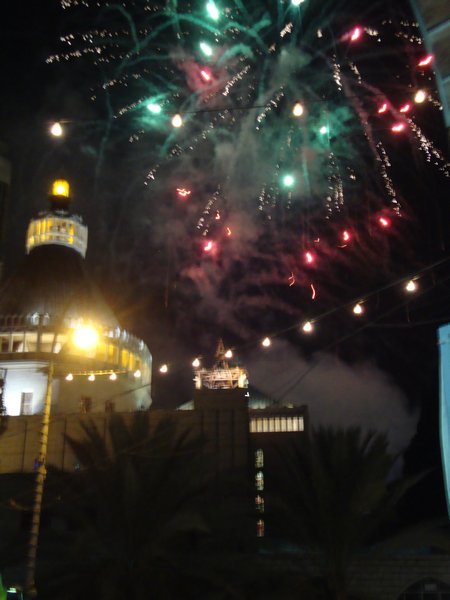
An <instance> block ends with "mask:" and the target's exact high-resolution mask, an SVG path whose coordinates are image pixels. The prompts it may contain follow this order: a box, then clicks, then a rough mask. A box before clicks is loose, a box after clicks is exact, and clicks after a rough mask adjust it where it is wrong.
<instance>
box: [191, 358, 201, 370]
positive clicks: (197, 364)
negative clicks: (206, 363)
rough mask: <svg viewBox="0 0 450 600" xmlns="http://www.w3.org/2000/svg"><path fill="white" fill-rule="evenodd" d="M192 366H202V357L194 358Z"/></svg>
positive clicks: (195, 367)
mask: <svg viewBox="0 0 450 600" xmlns="http://www.w3.org/2000/svg"><path fill="white" fill-rule="evenodd" d="M192 366H193V367H194V369H198V367H199V366H200V359H198V358H194V360H193V361H192Z"/></svg>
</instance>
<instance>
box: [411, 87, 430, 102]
mask: <svg viewBox="0 0 450 600" xmlns="http://www.w3.org/2000/svg"><path fill="white" fill-rule="evenodd" d="M426 99H427V93H426V92H425V91H424V90H417V92H416V93H415V95H414V102H415V103H416V104H422V102H425V100H426Z"/></svg>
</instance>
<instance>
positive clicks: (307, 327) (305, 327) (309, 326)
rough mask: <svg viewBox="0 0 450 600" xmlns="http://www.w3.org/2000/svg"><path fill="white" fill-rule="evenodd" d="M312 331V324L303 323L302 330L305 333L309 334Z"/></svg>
mask: <svg viewBox="0 0 450 600" xmlns="http://www.w3.org/2000/svg"><path fill="white" fill-rule="evenodd" d="M313 329H314V328H313V324H312V323H311V321H305V323H303V325H302V330H303V331H304V332H305V333H311V332H312V330H313Z"/></svg>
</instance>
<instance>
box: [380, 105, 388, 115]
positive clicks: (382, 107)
mask: <svg viewBox="0 0 450 600" xmlns="http://www.w3.org/2000/svg"><path fill="white" fill-rule="evenodd" d="M387 109H388V104H387V102H384V103H383V104H382V105H381V106H380V108H379V109H378V114H380V115H382V114H383V113H385V112H386V111H387Z"/></svg>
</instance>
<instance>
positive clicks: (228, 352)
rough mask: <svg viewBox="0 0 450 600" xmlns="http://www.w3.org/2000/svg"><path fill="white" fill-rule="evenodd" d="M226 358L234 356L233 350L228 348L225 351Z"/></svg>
mask: <svg viewBox="0 0 450 600" xmlns="http://www.w3.org/2000/svg"><path fill="white" fill-rule="evenodd" d="M225 358H233V352H232V351H231V350H227V351H226V352H225Z"/></svg>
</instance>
